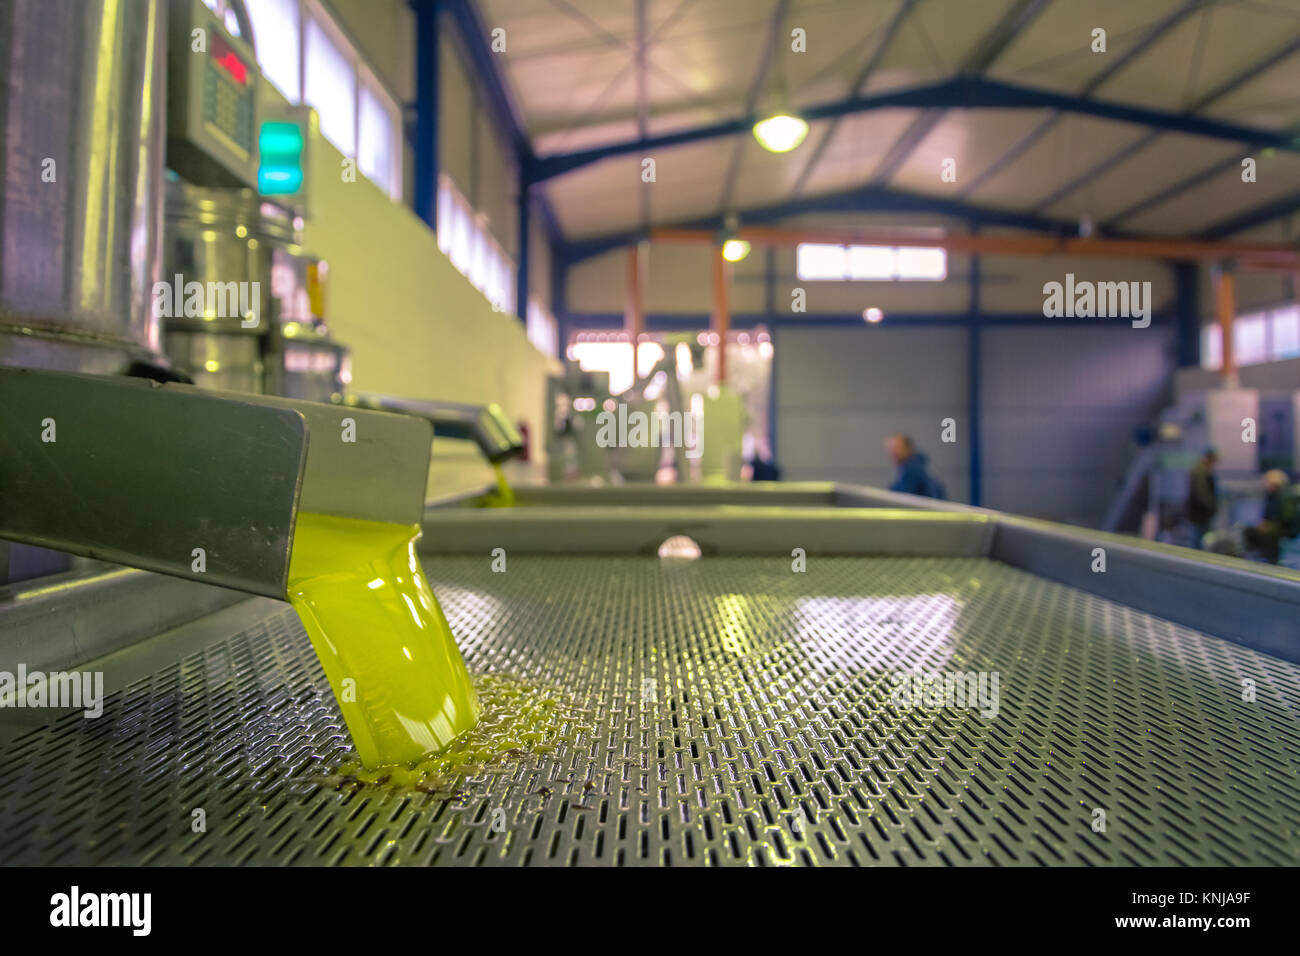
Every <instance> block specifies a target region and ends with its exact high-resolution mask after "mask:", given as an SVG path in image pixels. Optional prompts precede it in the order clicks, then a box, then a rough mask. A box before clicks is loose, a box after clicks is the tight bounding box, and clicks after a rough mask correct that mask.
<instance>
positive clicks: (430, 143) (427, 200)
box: [411, 0, 442, 232]
mask: <svg viewBox="0 0 1300 956" xmlns="http://www.w3.org/2000/svg"><path fill="white" fill-rule="evenodd" d="M441 7H442V3H441V0H411V9H412V11H414V13H415V37H416V40H415V135H414V140H413V142H412V144H411V146H412V149H413V150H414V153H415V168H414V172H415V182H414V184H413V189H414V195H413V200H414V207H415V214H416V215H417V216H419V217H420V218H421V219H423V220H424V222H425V225H427V226H428V227H429V228H430V229H432V230H434V231H435V232H436V231H437V229H438V96H439V82H438V81H439V63H438V53H439V44H438V14H439V13H440V11H441Z"/></svg>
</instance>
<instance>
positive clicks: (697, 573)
mask: <svg viewBox="0 0 1300 956" xmlns="http://www.w3.org/2000/svg"><path fill="white" fill-rule="evenodd" d="M427 567H428V570H429V572H430V577H431V579H432V580H433V581H434V584H435V589H436V591H437V593H438V596H439V598H440V600H441V601H442V603H443V606H444V608H445V610H446V612H447V615H448V617H449V619H450V620H451V622H452V626H453V628H454V630H455V631H456V633H457V635H458V636H459V638H460V640H461V643H462V647H463V648H464V649H465V651H466V656H467V658H468V660H469V661H470V666H471V669H473V670H475V671H479V672H483V671H489V670H491V671H504V672H510V673H512V674H517V675H520V676H522V677H525V678H528V679H529V680H536V681H539V682H544V683H546V684H549V685H553V686H556V687H559V688H562V689H563V690H564V692H565V693H566V694H567V695H568V696H569V697H570V698H571V701H572V703H573V705H574V706H575V707H577V708H580V709H582V710H585V711H587V718H586V722H587V723H588V724H589V726H590V728H591V729H590V730H583V729H579V728H578V726H577V725H576V724H575V725H571V726H569V727H568V729H567V730H566V731H565V732H564V734H563V736H562V739H560V740H559V741H558V745H557V747H556V748H555V750H554V751H553V752H552V753H551V754H549V755H545V756H540V757H533V756H529V757H523V758H517V759H516V758H512V762H510V763H507V764H506V765H504V766H503V767H501V768H499V769H500V771H501V772H500V773H497V774H493V775H490V776H484V777H482V778H479V779H473V780H469V781H466V782H465V783H464V785H463V786H462V787H461V789H460V792H459V794H458V795H457V796H455V797H451V798H448V797H444V796H438V795H434V794H427V793H422V792H415V791H409V790H406V791H403V790H390V789H383V788H362V789H359V790H352V789H350V788H344V789H343V790H339V789H335V788H334V787H331V786H328V785H323V784H322V783H321V782H320V777H321V776H323V775H327V774H330V773H332V772H334V771H336V770H337V768H338V767H340V766H341V765H343V764H344V763H345V762H346V761H348V760H349V759H351V756H352V752H351V746H350V744H349V742H348V740H347V737H346V734H345V733H344V730H343V726H342V721H341V719H340V717H339V715H338V711H337V708H336V707H335V704H334V701H333V698H332V697H331V695H330V692H329V688H328V685H327V684H326V682H325V679H324V676H323V674H322V673H321V670H320V668H319V666H318V664H317V663H316V660H315V657H314V655H313V654H312V652H311V648H310V645H309V644H308V642H307V639H306V637H305V635H304V634H303V632H302V630H301V628H300V626H299V625H298V622H297V619H296V618H295V616H294V614H293V612H292V611H290V610H288V609H287V608H284V609H283V610H278V609H277V610H276V611H274V612H273V613H271V614H270V615H269V616H266V617H265V618H263V619H262V620H261V621H260V622H259V623H256V624H255V625H253V626H251V627H249V626H236V625H234V624H231V623H230V622H231V621H232V620H233V619H235V618H237V617H238V612H239V610H240V609H239V608H234V609H230V610H229V611H225V612H221V613H219V614H217V615H214V616H213V617H212V618H210V619H208V620H207V621H206V622H205V623H203V624H202V625H201V634H200V639H199V640H198V643H197V644H196V643H194V642H195V640H196V638H195V637H194V634H193V630H191V635H190V637H189V638H188V639H187V641H186V642H185V644H184V647H182V648H180V649H179V650H178V648H177V647H174V646H171V644H169V641H168V640H167V639H164V640H161V641H155V642H152V643H149V644H144V645H140V646H138V647H137V648H133V649H131V650H129V651H127V652H125V654H126V655H127V656H130V655H135V656H136V660H135V661H134V665H135V666H137V667H140V666H145V665H147V667H146V671H147V672H149V673H150V676H148V677H146V678H145V679H141V680H138V681H135V682H134V683H132V684H130V685H129V686H128V687H127V688H126V689H125V690H124V691H121V692H119V693H116V694H114V695H113V696H112V697H111V698H110V699H109V701H108V702H107V704H106V710H105V714H104V716H103V717H102V718H100V719H98V720H86V719H84V718H83V717H81V715H80V714H71V715H68V716H65V717H61V718H59V719H58V720H57V721H55V722H54V723H52V724H50V725H48V726H46V727H44V728H40V729H37V730H34V731H28V732H25V733H24V734H22V735H20V736H18V737H17V738H16V739H12V740H10V741H9V742H7V743H6V744H5V745H4V749H3V751H2V752H0V861H3V862H6V863H110V862H111V863H127V862H143V863H159V864H163V863H166V864H175V863H200V864H216V863H271V864H281V863H293V864H318V865H320V864H364V863H378V864H398V863H401V864H463V865H507V866H518V865H539V864H551V865H574V864H616V865H617V864H622V865H634V864H671V865H684V864H685V865H691V864H708V865H746V864H761V865H783V864H794V865H826V864H837V865H838V864H885V865H908V866H913V865H963V864H995V865H1017V864H1026V865H1035V864H1049V865H1050V864H1099V865H1107V864H1119V865H1123V864H1144V865H1156V864H1194V865H1215V864H1243V863H1264V864H1288V865H1295V864H1297V863H1300V713H1298V712H1297V700H1298V699H1300V668H1297V667H1295V666H1293V665H1290V664H1286V663H1283V662H1280V661H1278V660H1276V659H1273V658H1268V657H1263V656H1260V655H1258V654H1255V653H1252V652H1250V651H1247V650H1244V649H1242V648H1240V647H1237V646H1235V645H1232V644H1228V643H1224V642H1222V641H1219V640H1216V639H1213V638H1209V637H1206V636H1204V635H1200V634H1197V633H1195V632H1193V631H1189V630H1187V629H1185V628H1181V627H1177V626H1174V625H1171V624H1169V623H1167V622H1164V621H1161V620H1159V619H1155V618H1152V617H1149V616H1147V615H1144V614H1141V613H1139V612H1136V611H1133V610H1131V609H1128V608H1125V607H1121V606H1117V605H1114V604H1109V603H1107V602H1105V601H1102V600H1099V599H1097V598H1095V597H1092V596H1090V595H1087V594H1084V593H1082V592H1079V591H1075V590H1071V589H1069V588H1066V587H1062V586H1059V585H1055V584H1051V583H1048V582H1045V581H1042V580H1039V579H1037V578H1035V577H1033V576H1031V575H1028V574H1025V573H1023V572H1020V571H1016V570H1013V569H1011V568H1008V567H1006V566H1003V565H1000V564H997V563H995V562H992V561H989V560H986V559H978V558H952V559H908V558H815V557H814V558H810V559H809V563H808V568H807V571H806V572H805V573H793V572H792V571H791V568H790V563H789V561H788V560H782V559H775V558H774V559H759V558H705V559H703V560H700V561H694V562H661V561H659V560H657V559H654V558H618V559H611V558H604V557H601V558H568V559H557V558H546V557H537V558H529V557H524V556H512V557H510V559H509V565H508V571H507V572H506V573H492V571H491V570H490V563H489V560H488V559H486V558H484V559H478V558H455V559H431V560H429V561H427ZM196 648H197V649H196ZM182 652H183V653H182ZM168 655H171V660H170V661H168V660H167V658H168ZM177 655H181V656H179V659H178V656H177ZM128 663H130V662H129V661H128ZM900 671H908V672H913V671H914V672H921V673H932V672H936V671H938V672H956V671H960V672H979V671H984V672H997V673H998V675H999V685H998V691H999V695H998V701H997V705H998V709H997V714H996V716H984V715H983V714H982V713H981V711H980V709H978V708H973V707H964V708H963V707H956V706H944V707H938V708H926V707H906V706H901V703H900V702H899V701H893V700H891V697H892V696H893V695H894V691H895V686H896V684H895V680H894V678H893V675H894V674H896V673H898V672H900ZM142 672H145V671H142ZM1244 682H1253V688H1254V698H1255V699H1254V700H1253V701H1249V700H1243V687H1246V689H1247V690H1248V689H1249V687H1250V686H1251V685H1246V684H1244ZM1245 696H1250V695H1249V693H1247V694H1246V695H1245ZM968 703H969V702H968ZM988 709H989V708H987V707H986V708H985V710H988ZM197 808H202V809H203V810H204V812H205V815H206V832H202V833H196V832H193V829H192V827H193V821H194V819H195V815H194V810H195V809H197ZM496 811H500V812H496ZM1097 811H1103V812H1104V822H1105V829H1104V832H1098V830H1097V829H1095V827H1097V826H1098V825H1099V821H1100V819H1101V817H1100V815H1099V814H1098V813H1097Z"/></svg>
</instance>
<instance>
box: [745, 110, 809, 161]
mask: <svg viewBox="0 0 1300 956" xmlns="http://www.w3.org/2000/svg"><path fill="white" fill-rule="evenodd" d="M807 135H808V124H807V123H806V122H805V121H804V120H803V119H801V118H800V117H798V116H793V115H791V114H789V113H776V114H775V115H773V116H769V117H768V118H767V119H764V120H759V121H758V122H757V123H755V124H754V139H756V140H758V145H759V146H762V147H763V148H764V149H765V150H767V151H768V152H770V153H788V152H790V150H792V149H794V148H795V147H796V146H798V145H799V144H800V143H802V142H803V141H804V137H805V136H807Z"/></svg>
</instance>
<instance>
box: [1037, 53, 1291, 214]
mask: <svg viewBox="0 0 1300 956" xmlns="http://www.w3.org/2000/svg"><path fill="white" fill-rule="evenodd" d="M1297 52H1300V37H1296V38H1294V39H1292V40H1289V41H1288V42H1286V43H1284V44H1282V45H1281V46H1280V47H1278V48H1277V49H1276V50H1274V51H1273V52H1272V53H1270V54H1269V55H1268V56H1266V57H1265V58H1264V59H1262V60H1260V61H1258V62H1255V63H1252V64H1251V65H1250V66H1249V67H1248V68H1247V69H1245V70H1242V71H1241V72H1240V73H1238V74H1236V75H1235V76H1232V77H1229V78H1228V79H1227V80H1225V81H1224V82H1223V83H1220V84H1219V85H1218V86H1217V87H1215V88H1214V89H1212V90H1210V91H1209V92H1208V93H1206V94H1205V95H1204V96H1201V97H1199V98H1197V100H1196V102H1194V103H1192V105H1191V106H1189V107H1188V108H1187V110H1186V111H1185V112H1187V113H1199V112H1200V111H1201V110H1203V109H1205V108H1206V107H1208V106H1210V105H1212V104H1213V103H1214V102H1215V101H1216V100H1220V99H1222V98H1223V97H1225V96H1227V95H1228V94H1229V93H1233V92H1235V91H1236V90H1239V89H1240V88H1241V87H1243V86H1245V85H1246V84H1247V83H1249V82H1250V81H1251V80H1254V79H1255V78H1256V77H1259V76H1261V75H1262V74H1264V73H1266V72H1268V71H1269V70H1271V69H1272V68H1273V67H1275V66H1276V65H1277V64H1278V63H1281V62H1282V61H1283V60H1286V59H1289V58H1290V57H1292V56H1294V55H1295V54H1296V53H1297ZM1161 133H1162V131H1161V130H1151V131H1150V132H1149V133H1147V135H1145V136H1143V137H1141V138H1139V139H1137V140H1136V141H1134V142H1132V143H1130V144H1128V145H1127V146H1124V147H1123V148H1121V149H1119V150H1117V151H1116V152H1114V153H1112V154H1111V155H1109V156H1107V157H1106V158H1105V159H1103V160H1101V162H1099V163H1095V164H1094V165H1093V166H1091V167H1089V168H1088V169H1086V170H1084V171H1083V172H1082V173H1080V174H1079V175H1078V176H1076V177H1074V179H1072V180H1070V181H1069V182H1067V183H1065V184H1064V185H1062V186H1061V187H1059V188H1058V189H1056V190H1054V191H1052V192H1051V193H1049V194H1048V195H1047V196H1044V197H1043V198H1042V199H1040V200H1039V201H1038V202H1037V203H1035V205H1034V211H1035V212H1038V211H1039V210H1042V209H1047V208H1048V207H1050V206H1052V205H1053V204H1055V203H1057V202H1059V201H1060V200H1062V199H1064V198H1065V197H1066V196H1068V195H1069V194H1070V193H1072V192H1074V191H1075V190H1077V189H1080V188H1082V187H1084V186H1086V185H1088V184H1089V183H1090V182H1092V181H1093V180H1094V179H1097V178H1098V177H1100V176H1103V175H1105V174H1106V173H1108V172H1110V171H1111V170H1112V169H1114V168H1115V167H1116V166H1118V165H1120V164H1121V163H1123V162H1125V161H1126V160H1128V159H1131V158H1132V157H1133V156H1135V155H1137V154H1138V153H1140V152H1142V151H1143V150H1144V149H1146V148H1147V147H1148V146H1150V145H1151V144H1152V143H1154V142H1155V141H1156V140H1157V139H1159V138H1160V136H1161ZM1247 145H1248V146H1249V147H1250V148H1254V147H1255V144H1253V143H1252V144H1247ZM1234 162H1235V160H1234Z"/></svg>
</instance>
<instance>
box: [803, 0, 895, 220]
mask: <svg viewBox="0 0 1300 956" xmlns="http://www.w3.org/2000/svg"><path fill="white" fill-rule="evenodd" d="M920 2H921V0H902V2H901V3H899V5H898V9H897V10H895V11H894V15H893V16H892V17H891V18H890V20H889V24H888V25H887V26H886V27H885V32H884V34H883V35H882V36H881V38H880V42H879V43H877V44H876V48H875V49H874V50H873V51H872V52H871V56H870V57H868V58H867V62H866V63H865V64H864V65H863V67H862V70H861V71H860V72H859V73H858V75H857V77H856V78H855V79H854V81H853V85H852V86H850V87H849V91H850V92H851V93H852V95H854V96H861V95H862V91H863V89H864V88H865V87H866V85H867V81H868V80H870V79H871V77H872V75H873V74H874V73H875V72H876V69H877V68H878V67H879V66H880V64H881V62H883V61H884V59H885V55H886V54H887V53H888V52H889V49H890V47H892V46H893V45H894V38H895V37H896V36H898V31H899V29H900V28H901V27H902V26H903V24H904V23H905V22H906V21H907V18H908V17H910V16H911V15H912V11H914V10H915V9H916V7H917V5H918V4H919V3H920ZM843 118H844V117H842V116H836V117H835V118H833V119H832V120H831V121H830V124H829V125H828V126H827V127H826V132H825V133H824V134H823V135H822V138H821V139H820V140H818V141H817V146H816V147H815V148H814V149H813V151H812V155H810V156H809V157H808V162H807V163H805V164H804V167H803V169H802V170H801V171H800V172H799V177H798V178H797V179H796V180H795V181H794V186H793V188H791V190H790V197H791V198H794V197H796V196H798V195H800V194H801V193H802V192H803V191H804V189H806V188H807V186H808V179H809V178H810V177H811V176H812V171H813V169H814V167H816V165H817V164H818V163H819V162H821V158H822V156H823V155H824V154H825V152H826V148H827V147H828V146H829V145H830V142H831V140H832V139H833V138H834V137H835V132H836V130H838V129H839V127H840V121H841V120H842V119H843Z"/></svg>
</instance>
